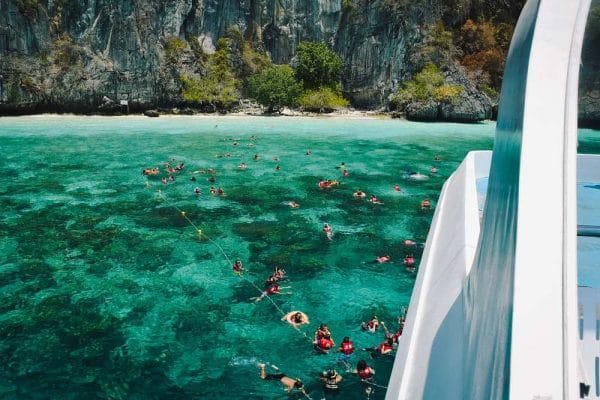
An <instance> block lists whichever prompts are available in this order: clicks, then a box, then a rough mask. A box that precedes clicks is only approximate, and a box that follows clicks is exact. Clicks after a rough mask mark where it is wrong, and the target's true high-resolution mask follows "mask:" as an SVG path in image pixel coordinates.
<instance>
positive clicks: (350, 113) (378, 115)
mask: <svg viewBox="0 0 600 400" xmlns="http://www.w3.org/2000/svg"><path fill="white" fill-rule="evenodd" d="M58 117H88V118H136V117H137V118H147V119H161V118H163V119H164V118H180V117H182V118H239V117H261V118H290V117H291V118H315V119H330V118H343V119H382V120H383V119H398V120H403V121H408V120H407V119H406V118H393V117H392V115H391V114H390V113H387V112H381V111H362V110H361V111H359V110H340V111H333V112H331V113H322V114H321V113H312V112H299V111H291V110H290V111H285V112H283V113H281V114H263V113H254V112H248V111H239V112H228V113H194V114H186V113H177V112H164V113H163V112H158V115H156V116H148V115H145V114H144V113H142V112H140V113H129V114H82V113H35V114H22V115H0V120H2V119H8V118H58ZM439 122H444V121H439Z"/></svg>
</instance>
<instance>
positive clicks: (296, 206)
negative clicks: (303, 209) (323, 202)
mask: <svg viewBox="0 0 600 400" xmlns="http://www.w3.org/2000/svg"><path fill="white" fill-rule="evenodd" d="M286 204H287V205H288V206H290V207H291V208H298V207H300V204H298V203H296V202H295V201H289V202H287V203H286Z"/></svg>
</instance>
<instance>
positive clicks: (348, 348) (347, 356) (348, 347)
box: [338, 336, 354, 370]
mask: <svg viewBox="0 0 600 400" xmlns="http://www.w3.org/2000/svg"><path fill="white" fill-rule="evenodd" d="M338 351H339V352H340V353H342V354H341V355H340V356H339V357H338V361H339V362H341V363H343V364H345V365H346V368H347V369H348V370H349V369H350V361H352V353H354V344H353V343H352V341H351V340H350V338H349V337H348V336H346V337H344V340H342V344H341V345H340V347H338Z"/></svg>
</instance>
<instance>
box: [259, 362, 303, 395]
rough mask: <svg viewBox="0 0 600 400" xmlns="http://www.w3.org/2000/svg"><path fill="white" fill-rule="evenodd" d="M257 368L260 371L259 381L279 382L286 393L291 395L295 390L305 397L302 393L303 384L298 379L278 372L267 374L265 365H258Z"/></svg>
mask: <svg viewBox="0 0 600 400" xmlns="http://www.w3.org/2000/svg"><path fill="white" fill-rule="evenodd" d="M258 368H259V369H260V379H262V380H264V381H279V382H281V383H282V384H283V386H285V388H286V390H287V392H288V393H291V392H292V390H294V389H297V390H298V391H300V392H301V393H302V394H304V395H305V396H306V395H307V394H306V392H305V391H304V384H303V383H302V381H301V380H300V379H298V378H296V379H292V378H290V377H288V376H286V375H285V374H283V373H280V372H279V373H276V374H267V371H266V369H265V364H258Z"/></svg>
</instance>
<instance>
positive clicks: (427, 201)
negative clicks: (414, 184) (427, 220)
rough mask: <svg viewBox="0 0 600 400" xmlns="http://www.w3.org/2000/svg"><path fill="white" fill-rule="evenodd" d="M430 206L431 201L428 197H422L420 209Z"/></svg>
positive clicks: (427, 208)
mask: <svg viewBox="0 0 600 400" xmlns="http://www.w3.org/2000/svg"><path fill="white" fill-rule="evenodd" d="M430 208H431V202H430V201H429V199H424V200H423V201H422V202H421V210H429V209H430Z"/></svg>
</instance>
